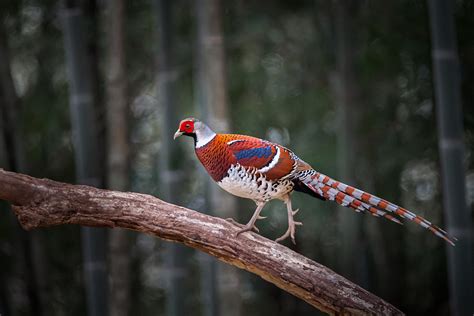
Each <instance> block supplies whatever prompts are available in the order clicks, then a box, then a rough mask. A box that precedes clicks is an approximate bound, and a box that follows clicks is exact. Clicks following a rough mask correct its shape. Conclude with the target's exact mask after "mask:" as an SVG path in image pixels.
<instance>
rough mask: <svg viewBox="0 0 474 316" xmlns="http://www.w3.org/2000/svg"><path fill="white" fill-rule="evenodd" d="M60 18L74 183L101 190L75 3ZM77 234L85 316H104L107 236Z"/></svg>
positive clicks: (86, 65)
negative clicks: (72, 148)
mask: <svg viewBox="0 0 474 316" xmlns="http://www.w3.org/2000/svg"><path fill="white" fill-rule="evenodd" d="M61 18H62V23H63V33H64V48H65V53H66V66H67V72H68V79H69V93H70V102H69V104H70V116H71V125H72V136H73V145H74V152H75V164H76V179H77V182H78V183H79V184H87V185H91V186H95V187H101V186H102V181H101V176H100V175H101V172H100V159H99V157H98V153H99V144H98V143H97V137H98V133H97V126H96V123H97V122H96V120H97V116H96V113H95V112H94V96H93V93H92V87H91V85H90V82H91V81H90V73H89V72H90V69H91V68H90V67H89V61H88V58H87V56H86V47H85V38H84V25H83V14H82V11H81V9H80V8H79V6H78V5H77V3H75V1H65V5H64V7H63V8H62V9H61ZM81 230H82V247H83V257H84V259H83V262H84V279H85V285H86V297H87V310H88V315H89V316H103V315H108V304H107V268H106V266H107V264H106V236H107V234H106V231H105V230H104V229H103V228H102V229H98V228H90V227H83V228H82V229H81Z"/></svg>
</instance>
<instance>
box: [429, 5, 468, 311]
mask: <svg viewBox="0 0 474 316" xmlns="http://www.w3.org/2000/svg"><path fill="white" fill-rule="evenodd" d="M428 5H429V10H430V20H431V40H432V58H433V70H434V71H433V74H434V76H433V77H434V86H435V97H436V114H437V123H438V143H439V154H440V160H441V175H442V181H443V201H444V215H445V219H446V228H447V231H448V232H450V233H451V234H452V235H453V236H456V237H457V238H458V239H459V241H458V242H457V243H456V247H447V248H448V249H447V253H448V275H449V292H450V305H451V313H452V315H471V314H472V313H473V311H474V289H473V287H474V279H473V271H474V269H473V267H474V263H473V261H472V243H473V241H472V227H471V222H472V218H471V216H470V213H469V209H468V207H467V200H466V183H465V180H466V174H465V166H464V159H465V150H464V129H463V118H462V106H461V85H460V78H459V59H458V51H457V44H456V30H455V24H454V12H453V6H454V2H453V1H450V0H429V1H428Z"/></svg>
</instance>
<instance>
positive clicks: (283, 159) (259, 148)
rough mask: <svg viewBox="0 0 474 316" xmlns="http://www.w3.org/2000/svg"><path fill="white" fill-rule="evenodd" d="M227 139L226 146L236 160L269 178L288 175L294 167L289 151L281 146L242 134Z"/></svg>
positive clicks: (273, 178)
mask: <svg viewBox="0 0 474 316" xmlns="http://www.w3.org/2000/svg"><path fill="white" fill-rule="evenodd" d="M229 136H230V135H229ZM229 139H230V140H229V141H228V142H227V146H228V148H229V150H230V151H231V152H232V154H233V156H234V157H235V160H236V162H238V163H239V164H240V165H242V166H244V167H248V168H254V169H256V171H257V172H260V173H262V174H264V175H265V176H266V177H267V179H269V180H276V179H283V178H285V177H288V176H289V175H290V174H291V173H292V172H293V170H294V169H295V165H296V162H295V160H294V159H293V157H292V155H291V152H290V151H289V150H288V149H286V148H285V147H283V146H280V145H278V144H274V143H271V142H269V141H265V140H262V139H259V138H255V137H250V136H244V135H232V137H229Z"/></svg>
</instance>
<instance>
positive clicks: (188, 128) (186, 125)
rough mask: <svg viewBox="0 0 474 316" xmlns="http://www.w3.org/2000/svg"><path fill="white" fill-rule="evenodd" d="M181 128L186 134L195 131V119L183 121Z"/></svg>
mask: <svg viewBox="0 0 474 316" xmlns="http://www.w3.org/2000/svg"><path fill="white" fill-rule="evenodd" d="M179 130H180V131H181V132H183V133H186V134H191V133H194V122H193V121H184V122H182V123H181V126H180V127H179Z"/></svg>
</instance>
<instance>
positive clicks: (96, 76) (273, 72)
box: [0, 0, 474, 316]
mask: <svg viewBox="0 0 474 316" xmlns="http://www.w3.org/2000/svg"><path fill="white" fill-rule="evenodd" d="M452 3H453V4H454V6H453V10H454V17H455V29H456V36H457V45H458V52H459V60H460V76H461V98H462V105H463V117H464V119H463V123H464V141H465V148H466V153H465V167H466V170H467V172H466V193H467V200H468V205H469V210H470V217H469V219H470V220H469V221H470V222H471V223H472V210H473V206H474V158H473V149H474V107H473V106H472V102H473V101H472V100H474V89H473V86H474V40H473V39H474V18H473V14H472V13H473V12H474V2H473V1H468V0H465V1H453V2H452ZM430 32H431V29H430V18H429V8H428V4H427V3H426V2H425V1H411V0H397V1H369V0H360V1H355V0H354V1H343V0H334V1H317V0H314V1H309V0H307V1H303V0H299V1H283V0H281V1H250V0H238V1H218V0H196V1H191V0H177V1H166V0H155V1H153V0H135V1H125V0H116V1H112V0H109V1H106V0H102V1H101V0H65V1H53V0H41V1H40V0H38V1H35V0H22V1H14V0H10V1H8V0H7V1H5V0H4V1H1V3H0V77H1V81H0V133H1V137H0V167H2V168H4V169H7V170H13V171H18V172H23V173H27V174H30V175H33V176H36V177H47V178H51V179H54V180H58V181H64V182H70V183H83V184H89V185H95V186H100V187H106V188H110V189H115V190H130V191H137V192H143V193H149V194H153V195H156V196H158V197H160V198H163V199H165V200H167V201H171V202H174V203H177V204H180V205H184V206H187V207H190V208H193V209H197V210H200V211H203V212H209V213H210V214H213V215H215V216H219V217H234V218H236V219H238V220H239V221H240V222H245V221H247V220H248V218H249V217H250V216H251V213H252V212H253V209H254V205H253V203H252V202H251V201H247V200H241V199H240V200H237V199H234V198H233V197H231V196H229V195H228V194H227V193H225V192H224V191H221V190H220V189H218V188H217V186H216V185H215V184H213V183H211V182H210V181H209V179H208V176H207V175H206V174H204V171H203V169H202V167H201V166H200V165H199V164H198V163H197V160H196V158H195V156H194V153H193V149H192V144H191V142H187V141H186V140H181V139H180V140H179V141H176V142H173V141H172V135H173V133H174V131H175V130H176V128H177V124H178V122H179V120H180V119H182V118H185V117H188V116H194V117H198V118H201V119H202V120H204V121H206V122H208V123H209V125H211V126H213V127H214V128H215V129H216V130H218V131H221V132H234V133H242V134H249V135H254V136H257V137H261V138H266V139H270V140H272V141H276V142H279V143H280V144H282V145H285V146H288V147H289V148H291V149H292V150H294V151H295V152H296V153H297V154H298V155H299V156H300V157H301V158H302V159H304V160H305V161H307V162H308V163H310V164H311V165H312V166H313V167H314V168H316V169H317V170H318V171H321V172H323V173H325V174H328V175H332V176H334V177H336V178H339V179H341V180H345V181H347V182H349V183H351V184H353V185H356V186H358V187H360V188H361V189H364V190H367V191H369V192H373V193H375V194H376V195H378V196H382V197H384V198H386V199H388V200H390V201H394V202H396V203H398V204H401V205H404V206H405V207H406V208H408V209H411V210H414V211H416V212H417V213H418V214H420V215H422V216H425V217H427V218H428V219H431V220H432V221H433V222H434V223H437V224H440V226H445V224H443V223H445V222H444V221H443V219H444V215H443V202H442V189H441V175H440V170H441V169H440V159H439V152H438V136H437V135H438V134H437V123H436V119H437V118H436V115H435V100H434V98H435V97H434V96H435V92H434V84H433V71H432V58H431V36H430ZM81 111H84V112H81ZM81 113H82V114H81ZM84 113H86V114H84ZM73 139H74V141H73ZM77 148H81V150H78V149H77ZM74 149H76V150H74ZM0 190H1V188H0ZM293 201H294V202H293V205H295V206H296V207H297V208H299V209H301V212H300V213H299V214H298V216H299V218H300V220H302V221H303V222H304V226H303V227H302V228H300V229H299V230H298V231H297V245H296V246H293V245H290V244H289V243H288V246H289V247H292V248H293V249H295V250H296V251H298V252H299V253H302V254H303V255H305V256H307V257H309V258H312V259H314V260H315V261H318V262H320V263H322V264H324V265H326V266H328V267H329V268H331V269H333V270H334V271H336V272H337V273H339V274H342V275H344V276H346V277H347V278H349V279H350V280H352V281H354V282H356V283H357V284H359V285H361V286H363V287H365V288H366V289H368V290H369V291H371V292H373V293H375V294H376V295H378V296H380V297H382V298H383V299H385V300H387V301H388V302H390V303H392V304H394V305H395V306H397V307H398V308H400V309H401V310H403V311H404V312H406V313H408V314H411V315H428V314H429V315H446V314H448V313H449V312H450V297H451V298H452V293H449V289H450V287H449V278H448V267H447V251H446V246H447V245H446V243H444V242H443V241H442V240H441V239H439V238H435V237H433V236H432V235H431V234H429V233H427V232H426V231H425V230H423V229H422V228H420V227H419V226H417V225H414V224H411V223H407V224H406V225H404V226H399V225H395V224H393V223H390V222H388V221H384V220H381V219H376V218H374V217H371V216H367V215H361V214H356V213H354V212H352V211H351V210H349V209H344V208H341V207H338V206H336V205H335V203H329V202H322V201H319V200H316V199H313V198H311V197H309V196H304V195H301V194H295V195H294V198H293ZM285 214H286V212H285V209H284V206H283V205H282V204H281V203H278V202H272V203H270V204H269V205H268V206H267V207H266V209H265V210H264V215H265V216H269V217H268V219H267V220H266V221H261V222H259V227H260V231H261V233H262V234H263V235H264V236H268V237H269V238H275V237H278V236H279V235H281V233H282V232H283V231H284V230H285V229H286V218H285V216H286V215H285ZM468 270H469V269H468ZM469 274H471V277H472V269H471V271H470V272H469V271H466V277H470V276H469ZM91 276H94V277H91ZM471 301H472V296H471ZM107 313H108V314H110V315H131V314H132V313H133V314H136V315H262V314H270V315H317V314H319V313H318V312H316V311H315V310H314V309H313V308H312V307H311V306H309V305H307V304H306V303H304V302H302V301H299V300H297V299H296V298H295V297H293V296H291V295H289V294H287V293H285V292H283V291H281V290H280V289H278V288H276V287H275V286H273V285H271V284H268V283H266V282H265V281H263V280H261V279H259V278H258V277H256V276H254V275H251V274H249V273H247V272H244V271H241V270H238V269H236V268H233V267H229V266H226V265H224V264H221V263H219V262H217V261H216V260H215V259H214V258H211V257H209V256H207V255H204V254H201V253H199V252H197V251H194V250H191V249H189V248H185V247H182V246H180V245H175V244H170V243H168V242H165V241H162V240H158V239H155V238H152V237H149V236H146V235H141V234H136V233H132V232H128V231H120V230H103V229H90V228H80V227H77V226H62V227H57V228H52V229H43V230H37V231H31V232H26V231H23V230H22V229H21V228H20V227H19V224H18V223H17V221H16V218H15V217H14V215H13V214H12V213H11V212H10V211H9V209H8V205H6V203H1V204H0V315H2V316H3V315H85V314H89V315H105V314H107ZM471 313H472V310H471Z"/></svg>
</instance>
